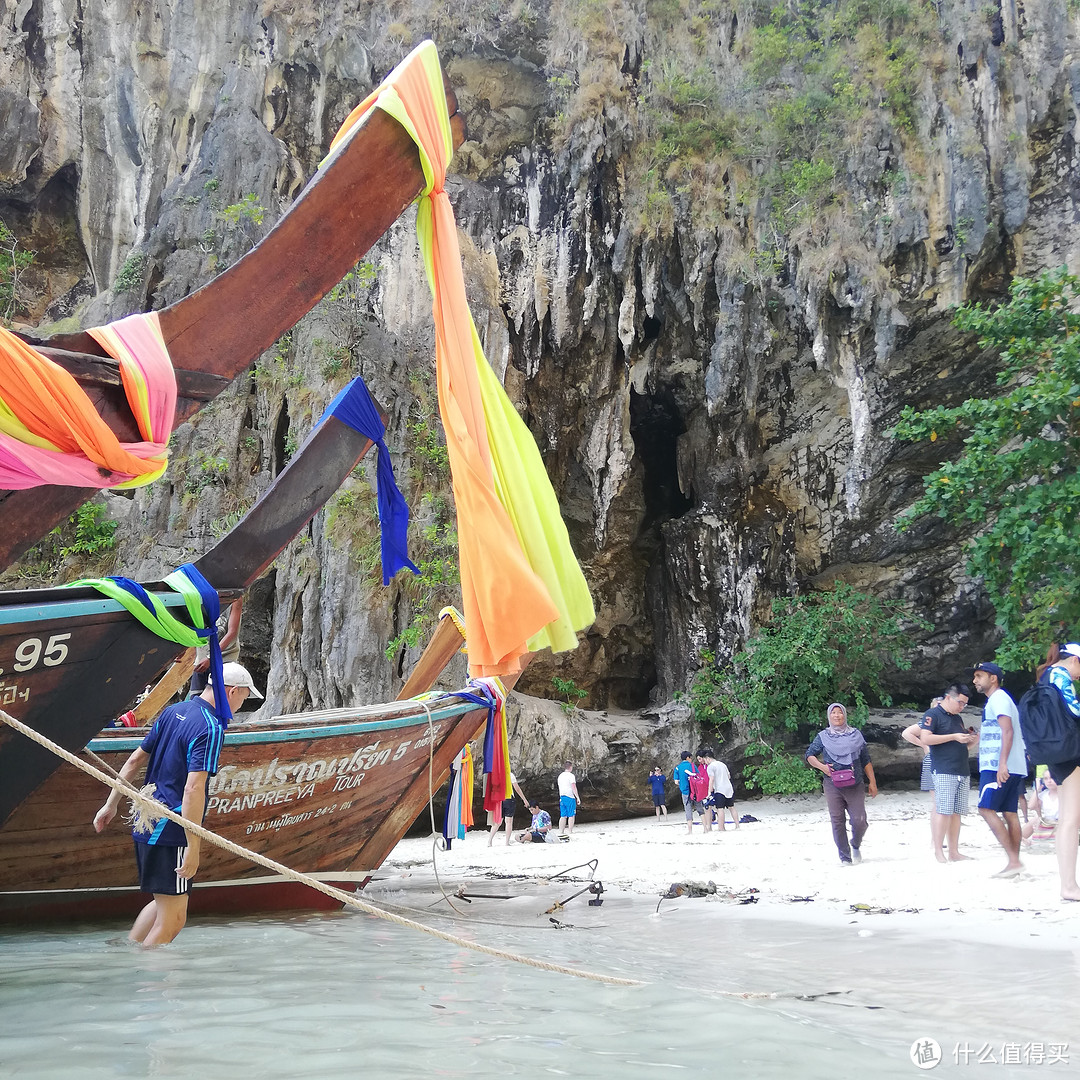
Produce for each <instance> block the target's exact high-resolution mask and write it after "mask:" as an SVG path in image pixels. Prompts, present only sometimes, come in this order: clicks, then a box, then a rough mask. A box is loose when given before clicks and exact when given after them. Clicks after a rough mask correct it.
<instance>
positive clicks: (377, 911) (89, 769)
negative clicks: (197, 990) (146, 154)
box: [0, 709, 644, 986]
mask: <svg viewBox="0 0 1080 1080" xmlns="http://www.w3.org/2000/svg"><path fill="white" fill-rule="evenodd" d="M0 720H3V722H4V723H5V724H7V725H8V727H10V728H13V729H14V730H15V731H18V732H19V733H20V734H22V735H25V736H26V737H27V738H28V739H30V740H32V741H33V742H36V743H37V744H38V745H39V746H43V747H45V749H46V750H48V751H50V752H51V753H53V754H55V755H56V756H57V757H59V758H62V759H63V760H64V761H66V762H67V763H68V764H69V765H74V766H75V768H77V769H79V770H81V771H82V772H84V773H86V774H87V776H92V777H93V778H94V779H95V780H98V781H99V782H101V783H102V784H105V785H106V786H108V787H110V788H112V789H113V790H115V791H119V792H121V793H122V794H124V795H127V796H128V797H129V798H131V799H133V800H138V801H139V802H141V803H153V804H154V805H153V807H152V809H153V810H154V811H155V812H156V813H158V814H160V815H161V816H162V817H167V818H168V819H169V820H170V821H174V822H176V824H177V825H180V826H181V827H182V828H184V829H185V830H186V831H187V832H190V833H192V834H193V835H194V836H198V837H201V838H202V839H203V840H206V841H208V842H209V843H211V844H213V845H215V846H216V847H219V848H222V849H223V850H224V851H229V852H231V853H232V854H233V855H239V856H240V857H241V858H244V859H248V860H249V861H250V862H253V863H257V864H258V865H259V866H265V867H266V868H267V869H268V870H272V871H273V872H274V873H275V874H280V875H282V876H283V877H287V878H290V879H291V880H293V881H298V882H300V883H301V884H304V885H307V886H308V888H311V889H314V890H315V891H316V892H321V893H322V894H323V895H324V896H329V897H331V898H332V899H334V900H338V901H340V902H341V903H342V904H343V905H344V906H345V907H351V908H355V909H356V910H357V911H363V912H365V913H366V914H368V915H374V916H375V917H376V918H378V919H385V920H386V921H388V922H393V923H397V924H398V925H399V926H407V927H409V928H410V929H412V930H419V931H420V932H421V933H424V934H430V935H431V936H432V937H436V938H439V939H440V940H441V941H446V942H449V943H450V944H451V945H457V946H458V947H459V948H462V949H471V950H472V951H473V952H479V953H484V954H485V955H487V956H496V957H499V958H500V959H502V960H511V961H513V962H514V963H517V964H524V965H525V966H526V967H533V968H538V969H539V970H540V971H554V972H557V973H559V974H561V975H573V976H575V977H576V978H579V979H588V980H590V981H592V982H599V983H607V984H609V985H612V986H643V985H644V983H643V982H641V980H639V979H623V978H619V977H618V976H615V975H601V974H598V973H597V972H593V971H584V970H582V969H581V968H572V967H568V966H566V965H564V964H553V963H550V962H549V961H547V960H538V959H536V958H535V957H532V956H523V955H522V954H521V953H515V952H510V951H509V950H506V949H496V948H494V947H492V946H490V945H481V944H479V943H478V942H475V941H468V940H466V939H465V938H461V937H458V936H457V935H455V934H448V933H446V932H445V931H444V930H436V929H435V928H434V927H432V926H425V925H424V924H423V923H421V922H416V921H415V920H414V919H406V918H404V917H403V916H401V915H395V914H394V913H393V912H391V911H386V910H385V909H384V908H381V907H379V906H378V905H377V904H372V903H370V902H368V901H367V900H361V899H360V898H359V897H356V896H353V895H352V894H351V893H347V892H345V891H344V890H343V889H339V888H337V887H336V886H334V885H328V884H326V882H324V881H319V880H318V878H314V877H311V875H310V874H304V873H302V872H301V871H299V870H293V869H292V868H291V867H288V866H285V865H283V864H282V863H279V862H275V861H274V860H273V859H268V858H267V857H266V856H265V855H260V854H259V853H258V852H256V851H251V850H250V849H248V848H244V847H241V846H240V845H239V844H234V843H233V842H232V841H231V840H226V839H225V837H223V836H219V835H218V834H217V833H215V832H211V831H210V830H209V829H207V828H204V827H203V826H202V825H197V824H196V823H195V822H194V821H189V820H188V819H187V818H185V817H182V816H181V815H180V814H177V813H175V812H174V811H172V810H170V809H169V808H168V807H167V806H165V805H164V804H163V803H159V802H157V800H155V799H147V798H146V796H144V795H142V794H140V793H139V792H138V791H137V790H136V789H135V788H134V787H133V786H132V785H131V784H126V783H124V782H123V781H121V780H114V779H113V778H112V777H111V776H108V775H107V774H106V773H104V772H102V771H101V770H100V769H98V768H95V767H94V766H93V765H91V764H89V762H86V761H82V760H81V759H80V758H78V757H76V755H75V754H72V753H71V752H70V751H68V750H65V749H64V748H63V747H62V746H59V745H57V744H56V743H54V742H53V741H52V740H51V739H49V738H47V737H46V736H44V735H42V734H41V733H40V732H38V731H35V730H34V729H33V728H32V727H29V726H28V725H27V724H24V723H23V722H22V721H21V720H16V719H15V717H14V716H10V715H8V713H6V712H5V711H4V710H3V709H0Z"/></svg>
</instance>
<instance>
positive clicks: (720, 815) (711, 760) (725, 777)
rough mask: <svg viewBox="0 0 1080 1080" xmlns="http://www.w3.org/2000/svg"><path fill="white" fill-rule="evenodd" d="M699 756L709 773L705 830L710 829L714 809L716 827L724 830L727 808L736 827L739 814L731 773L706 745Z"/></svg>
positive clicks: (709, 830) (708, 830)
mask: <svg viewBox="0 0 1080 1080" xmlns="http://www.w3.org/2000/svg"><path fill="white" fill-rule="evenodd" d="M701 756H702V757H703V758H704V759H705V771H706V772H707V773H708V774H709V796H708V797H709V799H711V800H712V801H711V802H710V803H709V805H708V806H707V808H706V810H705V818H704V825H705V831H706V832H711V831H712V823H713V811H714V810H715V812H716V818H717V828H718V829H719V830H720V831H721V832H724V831H725V830H726V825H725V824H724V818H726V817H727V811H728V810H729V809H730V810H731V816H732V818H733V819H734V821H735V828H736V829H737V828H738V827H739V815H738V813H737V812H736V810H735V798H734V795H735V788H734V787H733V786H732V783H731V773H730V772H729V771H728V767H727V766H726V765H725V764H724V763H723V762H722V761H717V760H716V757H715V755H714V754H713V752H712V750H710V749H709V748H708V747H706V748H705V749H704V750H702V751H701Z"/></svg>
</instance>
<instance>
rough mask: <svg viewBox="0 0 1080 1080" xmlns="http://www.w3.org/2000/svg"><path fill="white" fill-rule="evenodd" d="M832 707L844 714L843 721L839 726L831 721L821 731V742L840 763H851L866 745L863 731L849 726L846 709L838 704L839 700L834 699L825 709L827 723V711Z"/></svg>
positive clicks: (830, 710)
mask: <svg viewBox="0 0 1080 1080" xmlns="http://www.w3.org/2000/svg"><path fill="white" fill-rule="evenodd" d="M833 709H840V710H841V711H842V712H843V714H844V723H843V725H842V726H841V727H833V726H832V724H831V723H829V724H828V727H826V728H825V730H824V731H823V732H822V733H821V743H822V745H823V746H824V747H825V750H826V752H827V753H828V755H829V757H831V758H832V759H833V760H834V761H836V762H838V763H839V764H840V765H853V764H854V763H855V761H856V760H857V759H858V757H859V754H861V753H862V748H863V747H864V746H865V745H866V740H865V739H864V738H863V733H862V732H861V731H859V729H858V728H853V727H851V726H850V725H849V724H848V722H847V709H845V708H844V706H843V705H841V704H840V702H839V701H834V702H833V703H832V704H831V705H830V706H829V707H828V708H827V709H826V710H825V720H826V723H828V720H829V713H831V712H832V711H833Z"/></svg>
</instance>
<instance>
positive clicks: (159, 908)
mask: <svg viewBox="0 0 1080 1080" xmlns="http://www.w3.org/2000/svg"><path fill="white" fill-rule="evenodd" d="M222 674H223V676H224V677H223V680H222V681H223V683H224V686H225V697H226V698H227V699H228V702H229V708H230V709H231V710H232V712H233V713H234V714H235V712H236V711H237V710H238V709H239V708H240V706H241V705H243V703H244V702H245V701H246V700H247V697H248V695H249V694H252V695H254V696H255V697H257V698H261V697H262V694H260V693H259V691H258V690H257V689H256V688H255V684H254V682H253V681H252V679H251V675H250V674H249V673H248V671H247V669H246V668H245V667H243V666H242V665H241V664H225V665H224V667H223V669H222ZM215 707H216V702H215V699H214V687H213V684H211V685H210V686H208V687H207V688H206V689H205V690H204V691H203V692H202V693H201V694H200V695H199V696H198V697H195V698H191V699H189V700H188V701H182V702H180V704H179V705H169V706H167V707H166V708H165V709H164V710H163V711H162V713H161V715H160V716H159V717H158V718H157V720H156V721H155V722H154V726H153V727H152V728H151V729H150V731H149V733H148V734H147V736H146V738H145V739H143V741H142V745H141V746H139V748H138V749H136V750H133V751H132V752H131V756H130V757H129V758H128V759H127V761H125V762H124V764H123V766H122V767H121V769H120V773H119V775H120V779H121V780H127V781H128V782H129V783H131V782H132V780H133V779H134V777H135V776H136V775H137V774H138V772H139V770H140V769H141V768H142V767H143V766H144V765H145V766H146V776H145V778H144V788H149V789H150V790H149V791H147V794H152V795H153V796H154V798H156V799H157V800H158V801H159V802H161V803H163V804H164V805H165V806H167V807H169V809H170V810H174V811H176V812H177V813H178V814H180V815H181V816H182V817H185V818H187V819H188V820H189V821H196V822H199V823H200V824H201V823H202V820H203V815H204V814H205V813H206V798H207V792H208V789H209V786H210V777H211V776H213V775H214V774H215V773H216V772H217V769H218V755H219V754H220V753H221V744H222V740H223V738H224V735H225V725H224V723H223V722H222V721H221V719H220V718H219V716H218V714H217V712H216V711H215ZM120 797H121V795H120V792H119V791H116V790H113V791H111V792H110V794H109V797H108V799H107V800H106V801H105V805H104V806H102V808H101V809H100V810H99V811H98V812H97V814H96V816H95V817H94V828H95V829H96V830H97V832H101V831H102V830H103V829H104V828H105V827H106V826H107V825H108V824H109V822H111V821H112V819H113V818H114V817H115V816H116V808H117V806H118V805H119V803H120ZM132 837H133V839H134V841H135V861H136V863H137V865H138V870H139V886H140V888H141V889H142V890H143V892H147V893H150V894H151V895H152V896H153V898H154V899H153V900H151V901H150V903H149V904H147V905H146V907H144V908H143V909H142V911H141V912H139V915H138V917H137V918H136V919H135V925H134V926H132V928H131V933H130V934H128V938H129V940H131V941H134V942H138V943H139V944H140V945H146V946H150V945H167V944H168V943H169V942H170V941H172V940H173V938H175V937H176V935H177V934H179V933H180V931H181V930H183V928H184V923H185V922H187V905H188V889H189V887H190V883H191V879H192V878H193V877H194V876H195V874H196V872H197V871H198V869H199V856H200V845H201V840H200V838H199V837H198V836H193V835H189V834H188V833H187V832H186V831H185V830H184V829H183V828H181V827H180V826H179V825H177V824H176V823H175V822H173V821H169V819H168V818H161V819H160V820H159V821H157V822H156V823H153V824H151V825H149V826H147V827H146V828H145V829H144V830H133V832H132Z"/></svg>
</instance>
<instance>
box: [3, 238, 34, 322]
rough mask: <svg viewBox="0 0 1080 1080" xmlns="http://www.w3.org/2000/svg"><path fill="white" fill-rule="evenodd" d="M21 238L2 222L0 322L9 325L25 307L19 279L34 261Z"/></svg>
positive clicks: (32, 255)
mask: <svg viewBox="0 0 1080 1080" xmlns="http://www.w3.org/2000/svg"><path fill="white" fill-rule="evenodd" d="M34 255H35V252H33V251H27V250H26V248H24V247H23V246H22V244H21V243H20V241H19V238H18V237H17V236H16V235H15V234H14V233H13V232H12V231H11V230H10V229H9V228H8V227H7V226H6V225H5V224H4V223H3V222H2V221H0V322H2V323H4V324H7V323H9V322H10V321H11V320H12V319H13V318H14V317H15V316H16V315H17V314H18V313H19V312H20V310H22V308H23V307H24V306H25V305H24V304H23V301H22V297H21V296H20V289H19V278H20V277H21V276H22V273H23V271H24V270H25V269H26V268H27V267H28V266H29V265H30V264H31V263H32V262H33V261H34Z"/></svg>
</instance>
